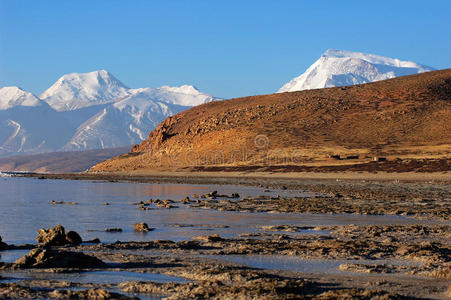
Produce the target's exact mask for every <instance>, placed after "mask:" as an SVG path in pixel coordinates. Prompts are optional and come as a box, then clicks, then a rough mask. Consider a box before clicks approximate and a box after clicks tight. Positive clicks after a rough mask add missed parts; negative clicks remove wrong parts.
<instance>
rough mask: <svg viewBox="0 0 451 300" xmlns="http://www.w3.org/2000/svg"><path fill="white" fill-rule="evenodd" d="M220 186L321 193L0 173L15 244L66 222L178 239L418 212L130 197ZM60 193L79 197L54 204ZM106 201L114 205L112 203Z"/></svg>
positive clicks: (94, 232)
mask: <svg viewBox="0 0 451 300" xmlns="http://www.w3.org/2000/svg"><path fill="white" fill-rule="evenodd" d="M213 190H217V191H218V192H219V193H220V194H229V195H230V194H232V193H235V192H238V193H239V194H240V195H241V196H256V195H270V196H276V195H281V196H305V197H310V196H313V194H311V193H303V192H302V191H297V192H296V191H287V190H271V192H265V191H264V188H259V187H246V186H232V185H189V184H144V183H127V182H120V183H112V182H103V181H77V180H39V179H36V178H17V177H10V178H0V191H1V198H0V236H2V238H3V241H4V242H6V243H9V244H21V243H35V237H36V232H37V230H38V229H39V228H49V227H54V226H55V225H57V224H62V225H63V226H64V227H65V228H66V229H67V230H75V231H77V232H78V233H79V234H80V235H81V236H82V238H83V239H84V240H89V239H93V238H99V239H100V240H101V241H102V242H115V241H117V240H120V241H132V240H133V241H146V240H154V239H169V240H175V241H178V240H186V239H191V238H192V237H194V236H199V235H210V234H214V233H218V234H220V235H221V236H224V237H232V236H236V235H237V234H240V233H251V232H255V231H256V228H255V227H258V226H262V225H278V224H292V225H299V226H319V225H345V224H404V223H415V222H417V221H416V220H414V219H411V218H405V217H398V216H361V215H347V214H340V215H329V214H287V213H285V214H279V213H275V214H272V213H240V212H226V211H214V210H204V209H192V208H187V207H186V206H184V205H182V204H180V203H175V205H177V206H179V208H176V209H165V208H156V209H152V210H148V211H141V210H138V209H137V206H136V205H130V204H129V203H131V202H139V201H141V200H143V201H145V200H147V199H149V198H154V199H155V198H160V199H168V198H169V199H172V200H180V199H183V198H184V197H186V196H192V195H193V194H205V193H208V192H210V191H213ZM52 200H54V201H65V202H77V203H78V204H77V205H51V204H50V202H51V201H52ZM105 202H108V203H110V205H104V203H105ZM137 222H146V223H148V224H149V226H151V227H154V228H155V230H154V231H151V232H148V233H145V234H139V233H135V232H134V231H133V225H134V224H135V223H137ZM117 227H119V228H122V229H123V232H117V233H109V232H105V231H104V230H105V229H106V228H117ZM224 227H227V228H224ZM260 232H261V231H260ZM304 233H312V232H304ZM299 234H302V232H300V233H299Z"/></svg>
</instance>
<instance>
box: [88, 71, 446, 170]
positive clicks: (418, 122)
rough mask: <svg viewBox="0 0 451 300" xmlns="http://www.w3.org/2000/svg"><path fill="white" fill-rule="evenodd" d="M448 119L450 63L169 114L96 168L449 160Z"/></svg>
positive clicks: (314, 164)
mask: <svg viewBox="0 0 451 300" xmlns="http://www.w3.org/2000/svg"><path fill="white" fill-rule="evenodd" d="M450 120H451V69H447V70H441V71H434V72H428V73H423V74H418V75H412V76H405V77H398V78H394V79H389V80H385V81H380V82H375V83H369V84H364V85H356V86H351V87H339V88H328V89H318V90H308V91H301V92H291V93H280V94H272V95H263V96H252V97H245V98H237V99H232V100H228V101H218V102H212V103H208V104H205V105H201V106H198V107H194V108H192V109H189V110H187V111H184V112H182V113H180V114H178V115H176V116H174V117H170V118H168V119H166V120H165V121H164V122H162V123H161V124H160V125H159V126H158V127H157V128H156V129H155V130H154V131H152V132H151V133H150V135H149V138H148V139H147V140H146V141H144V142H142V143H141V144H139V145H135V146H134V147H133V149H132V150H131V153H129V154H124V155H122V156H119V157H116V158H113V159H110V160H108V161H106V162H103V163H100V164H99V165H97V166H96V167H94V168H93V169H92V170H93V171H133V170H146V169H155V168H166V169H168V168H176V169H177V168H186V167H196V168H197V169H199V167H200V168H204V169H205V168H206V167H209V166H210V167H211V166H221V167H226V168H227V167H228V168H231V167H235V168H236V167H239V168H243V169H246V168H251V167H254V168H258V167H267V166H273V167H274V166H306V165H308V166H317V165H324V164H326V165H337V164H338V165H343V164H356V163H364V162H367V161H368V160H370V159H371V158H372V157H374V156H379V157H387V158H388V160H394V159H395V158H401V159H403V160H404V161H405V159H407V158H410V159H411V158H414V159H437V158H440V159H442V161H443V162H444V163H445V164H446V166H448V165H449V157H450V155H451V122H450ZM333 155H341V157H343V156H358V157H359V159H345V160H337V159H333V158H331V156H333ZM447 168H448V167H445V170H446V169H447ZM441 170H443V168H442V169H441Z"/></svg>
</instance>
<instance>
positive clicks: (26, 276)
mask: <svg viewBox="0 0 451 300" xmlns="http://www.w3.org/2000/svg"><path fill="white" fill-rule="evenodd" d="M0 275H1V276H2V277H4V278H5V279H4V280H3V281H18V280H59V281H68V282H74V283H94V284H103V283H122V282H126V281H153V282H160V283H165V282H179V283H185V282H189V280H187V279H185V278H182V277H175V276H169V275H165V274H158V273H138V272H128V271H93V272H75V273H51V272H39V271H15V272H11V273H10V272H0Z"/></svg>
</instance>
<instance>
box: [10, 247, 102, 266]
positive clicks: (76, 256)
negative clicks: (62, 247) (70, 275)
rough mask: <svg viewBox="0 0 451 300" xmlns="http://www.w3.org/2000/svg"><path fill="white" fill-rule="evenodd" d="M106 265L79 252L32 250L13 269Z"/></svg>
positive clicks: (17, 261) (15, 263) (16, 262)
mask: <svg viewBox="0 0 451 300" xmlns="http://www.w3.org/2000/svg"><path fill="white" fill-rule="evenodd" d="M105 266H106V264H105V263H104V262H103V261H101V260H100V259H98V258H96V257H94V256H90V255H86V254H84V253H81V252H70V251H58V250H51V249H45V248H35V249H32V250H31V251H30V252H29V253H28V254H27V255H24V256H23V257H21V258H19V259H18V260H16V261H15V262H14V264H13V267H14V268H20V269H27V268H101V267H105Z"/></svg>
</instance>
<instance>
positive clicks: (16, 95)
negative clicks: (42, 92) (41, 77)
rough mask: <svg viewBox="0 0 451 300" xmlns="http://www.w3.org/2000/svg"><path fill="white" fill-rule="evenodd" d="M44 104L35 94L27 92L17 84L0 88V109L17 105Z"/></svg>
mask: <svg viewBox="0 0 451 300" xmlns="http://www.w3.org/2000/svg"><path fill="white" fill-rule="evenodd" d="M40 105H42V102H41V100H39V99H38V98H37V97H36V96H35V95H33V94H32V93H30V92H26V91H24V90H22V89H21V88H20V87H17V86H6V87H3V88H0V110H7V109H10V108H13V107H16V106H40Z"/></svg>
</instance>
